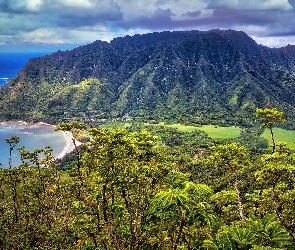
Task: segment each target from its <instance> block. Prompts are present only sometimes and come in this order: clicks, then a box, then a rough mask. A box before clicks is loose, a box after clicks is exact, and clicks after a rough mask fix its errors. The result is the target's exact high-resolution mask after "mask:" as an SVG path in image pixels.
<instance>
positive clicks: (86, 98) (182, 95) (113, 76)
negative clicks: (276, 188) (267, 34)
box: [0, 29, 295, 123]
mask: <svg viewBox="0 0 295 250" xmlns="http://www.w3.org/2000/svg"><path fill="white" fill-rule="evenodd" d="M294 66H295V46H292V45H288V46H286V47H283V48H268V47H265V46H262V45H258V44H257V43H256V42H255V41H254V40H253V39H252V38H250V37H249V36H248V35H247V34H246V33H244V32H242V31H234V30H225V31H223V30H218V29H217V30H211V31H174V32H167V31H166V32H159V33H150V34H145V35H134V36H132V37H131V36H126V37H122V38H115V39H113V40H112V41H111V42H110V43H107V42H103V41H95V42H93V43H91V44H88V45H84V46H80V47H78V48H75V49H73V50H70V51H57V52H55V53H53V54H51V55H48V56H43V57H40V58H37V59H31V60H30V61H29V63H28V64H27V65H26V66H25V67H24V68H23V69H22V70H21V71H20V72H19V74H18V75H17V76H16V77H15V78H14V79H12V80H11V81H10V82H9V83H8V84H7V85H5V86H4V87H3V88H1V89H0V96H1V97H0V108H1V110H2V111H1V113H0V115H1V117H3V118H5V119H33V120H34V119H35V120H42V119H43V120H44V119H53V120H63V119H67V118H72V117H76V118H81V117H83V116H84V114H85V113H86V114H89V113H91V114H95V117H96V118H109V117H120V116H123V115H125V114H129V115H131V116H141V117H147V118H150V119H178V120H179V119H180V118H181V119H183V118H185V119H188V120H190V121H194V122H197V123H198V122H208V121H209V120H211V121H213V122H216V123H236V122H239V123H240V122H245V121H246V120H247V119H246V118H248V117H249V116H250V115H249V112H252V111H253V110H254V109H255V107H263V106H265V105H270V106H275V107H277V108H279V109H281V110H282V111H284V112H286V113H287V115H288V116H289V117H291V118H292V117H293V114H294V107H295V98H294V97H295V91H294V90H295V84H294V83H295V81H294V78H295V75H294V69H295V68H294ZM252 113H253V112H252ZM245 119H246V120H245Z"/></svg>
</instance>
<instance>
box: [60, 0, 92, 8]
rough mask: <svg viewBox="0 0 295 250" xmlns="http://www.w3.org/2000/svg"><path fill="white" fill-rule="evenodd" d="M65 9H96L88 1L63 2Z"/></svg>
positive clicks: (69, 0) (66, 0) (73, 0)
mask: <svg viewBox="0 0 295 250" xmlns="http://www.w3.org/2000/svg"><path fill="white" fill-rule="evenodd" d="M61 3H62V4H63V5H64V6H65V7H78V8H91V7H94V6H93V4H92V3H91V2H89V1H88V0H62V1H61Z"/></svg>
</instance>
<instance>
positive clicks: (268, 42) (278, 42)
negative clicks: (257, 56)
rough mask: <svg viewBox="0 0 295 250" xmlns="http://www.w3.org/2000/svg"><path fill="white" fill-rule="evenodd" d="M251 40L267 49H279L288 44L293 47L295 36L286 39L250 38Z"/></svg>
mask: <svg viewBox="0 0 295 250" xmlns="http://www.w3.org/2000/svg"><path fill="white" fill-rule="evenodd" d="M252 38H253V39H254V40H255V41H256V42H257V43H258V44H262V45H264V46H267V47H275V48H281V47H285V46H286V45H288V44H292V45H294V41H295V36H287V37H261V36H252Z"/></svg>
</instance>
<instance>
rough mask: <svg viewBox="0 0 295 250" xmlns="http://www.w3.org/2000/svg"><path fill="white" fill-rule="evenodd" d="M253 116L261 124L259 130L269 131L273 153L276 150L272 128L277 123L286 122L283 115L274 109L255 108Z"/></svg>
mask: <svg viewBox="0 0 295 250" xmlns="http://www.w3.org/2000/svg"><path fill="white" fill-rule="evenodd" d="M255 115H256V117H258V118H259V121H260V122H261V127H260V128H267V129H269V130H270V133H271V139H272V153H274V152H275V149H276V141H275V137H274V133H273V127H274V126H275V125H277V124H279V123H284V122H286V120H285V119H284V113H283V112H280V111H278V110H277V109H276V108H272V109H269V108H265V109H259V108H257V109H256V112H255Z"/></svg>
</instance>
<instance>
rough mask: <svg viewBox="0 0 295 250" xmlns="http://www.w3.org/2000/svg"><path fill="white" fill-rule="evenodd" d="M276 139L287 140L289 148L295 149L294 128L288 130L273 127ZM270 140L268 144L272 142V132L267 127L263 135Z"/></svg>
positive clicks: (279, 140)
mask: <svg viewBox="0 0 295 250" xmlns="http://www.w3.org/2000/svg"><path fill="white" fill-rule="evenodd" d="M273 132H274V136H275V141H276V143H278V142H286V143H287V148H290V149H292V150H295V133H294V132H295V131H294V130H286V129H282V128H273ZM261 136H262V137H263V138H265V139H266V140H267V141H268V145H271V144H272V140H271V134H270V130H269V129H265V130H264V132H263V133H262V135H261Z"/></svg>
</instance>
